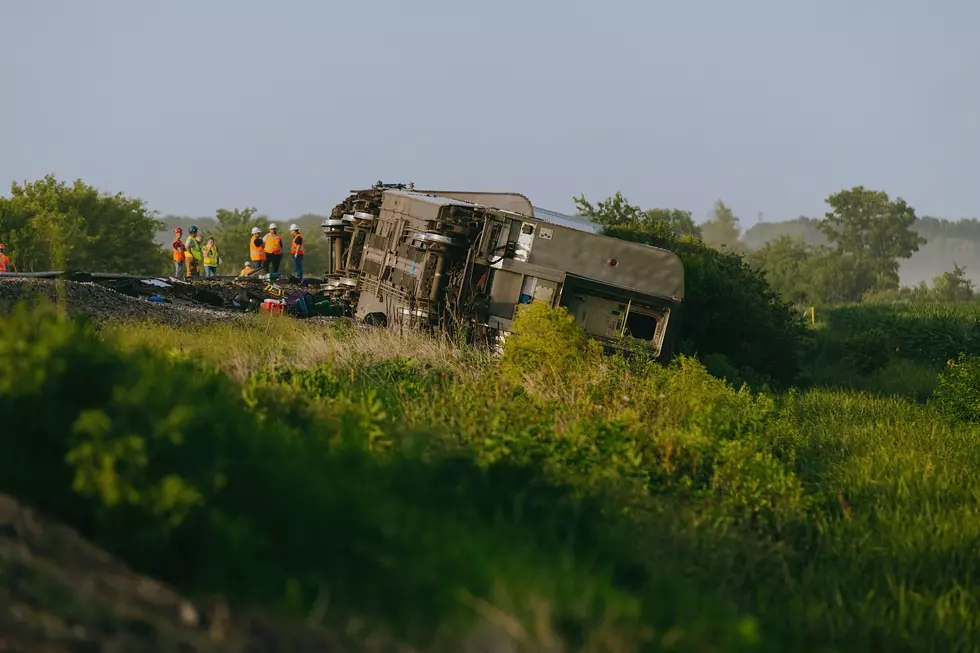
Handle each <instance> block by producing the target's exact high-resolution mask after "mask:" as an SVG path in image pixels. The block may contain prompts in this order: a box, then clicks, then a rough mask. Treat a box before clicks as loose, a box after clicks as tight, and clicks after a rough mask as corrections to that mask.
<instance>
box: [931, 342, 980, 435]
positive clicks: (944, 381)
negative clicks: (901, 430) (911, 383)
mask: <svg viewBox="0 0 980 653" xmlns="http://www.w3.org/2000/svg"><path fill="white" fill-rule="evenodd" d="M933 402H934V404H935V406H936V407H937V408H938V410H939V413H940V414H941V415H943V416H944V417H946V418H948V419H952V420H957V421H963V422H980V356H976V355H967V354H960V356H958V357H957V359H956V360H955V361H954V360H952V359H951V360H950V361H949V362H948V364H947V367H946V369H945V370H944V371H943V372H942V374H940V375H939V382H938V387H937V388H936V392H935V394H934V395H933Z"/></svg>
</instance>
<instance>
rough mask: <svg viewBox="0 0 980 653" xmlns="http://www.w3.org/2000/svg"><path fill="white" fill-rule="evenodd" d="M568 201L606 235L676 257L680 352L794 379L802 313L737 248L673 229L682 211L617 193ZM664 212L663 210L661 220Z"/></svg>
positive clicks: (779, 380) (681, 218)
mask: <svg viewBox="0 0 980 653" xmlns="http://www.w3.org/2000/svg"><path fill="white" fill-rule="evenodd" d="M575 203H576V204H577V205H578V206H579V208H580V211H581V213H582V214H583V215H585V216H586V217H590V219H592V220H594V221H595V222H598V223H600V224H603V225H605V227H604V229H603V233H604V234H605V235H607V236H611V237H613V238H620V239H622V240H628V241H632V242H639V243H644V244H647V245H655V246H658V247H663V248H666V249H669V250H672V251H674V252H675V253H676V254H677V255H678V256H679V257H680V259H681V262H682V263H683V264H684V285H685V293H684V294H685V299H684V306H683V308H682V314H681V315H680V316H679V317H680V320H681V325H682V326H681V334H680V335H681V341H682V344H681V350H682V352H683V353H687V354H697V355H712V354H716V355H722V356H724V357H725V358H726V359H728V361H730V362H731V363H732V364H733V365H735V366H736V367H738V368H739V369H742V370H744V369H746V368H751V369H753V370H755V371H757V372H759V373H761V374H763V375H766V376H767V377H769V378H770V379H772V380H774V381H775V382H776V383H788V382H791V381H792V380H793V378H794V377H795V376H796V374H797V372H798V369H799V360H798V358H797V350H798V346H799V344H800V341H801V339H802V338H803V337H804V327H803V324H802V321H801V319H800V318H799V316H798V315H796V314H795V313H794V311H792V310H791V309H790V307H789V306H788V305H787V304H786V303H785V302H784V301H782V300H781V299H780V297H779V296H778V295H777V294H776V293H774V292H773V291H772V289H771V288H770V286H769V284H768V283H767V282H766V279H765V276H764V275H763V273H762V272H761V271H759V270H758V269H756V268H753V267H752V266H750V265H749V264H748V263H746V261H745V260H744V259H743V258H742V257H741V256H740V255H739V254H736V253H732V252H719V251H717V250H714V249H712V248H710V247H708V246H707V245H706V244H705V243H703V242H701V240H699V239H698V238H697V237H695V236H694V235H692V234H690V233H686V234H679V233H677V232H678V231H684V229H682V228H680V227H681V225H683V222H684V217H685V216H686V217H689V216H690V213H689V212H687V211H677V210H673V211H664V210H662V209H653V210H650V211H643V210H641V209H640V208H639V207H634V206H632V205H630V204H629V202H627V201H626V199H625V198H623V197H622V195H621V194H619V193H617V195H615V196H613V197H611V198H608V199H606V200H604V201H602V202H599V203H597V204H596V205H592V204H590V203H589V202H587V201H586V200H585V197H584V196H580V197H578V198H575ZM665 213H669V214H670V217H669V218H666V219H665V218H664V216H665ZM692 222H693V220H692ZM668 225H672V226H670V227H668ZM687 231H690V230H689V229H688V230H687Z"/></svg>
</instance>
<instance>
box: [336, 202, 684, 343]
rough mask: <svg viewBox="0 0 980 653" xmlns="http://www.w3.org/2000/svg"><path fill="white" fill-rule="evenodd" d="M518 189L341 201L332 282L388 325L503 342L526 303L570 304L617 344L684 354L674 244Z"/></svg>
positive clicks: (586, 325) (583, 322)
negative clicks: (614, 234)
mask: <svg viewBox="0 0 980 653" xmlns="http://www.w3.org/2000/svg"><path fill="white" fill-rule="evenodd" d="M600 231H601V226H599V225H597V224H594V223H591V222H587V221H585V220H581V219H577V218H573V217H571V216H565V215H561V214H559V213H555V212H552V211H546V210H543V209H536V208H535V207H533V206H532V205H531V203H530V201H529V200H528V199H527V198H526V197H524V196H523V195H519V194H517V193H477V192H463V191H433V190H426V191H416V190H414V189H411V188H406V187H404V186H401V185H399V186H385V185H381V184H379V185H376V186H374V187H372V188H370V189H366V190H361V191H353V192H352V194H351V195H350V196H349V197H348V198H347V199H346V200H344V201H343V202H341V203H340V204H338V205H337V206H336V207H335V208H334V210H333V212H332V214H331V216H330V218H329V219H327V220H324V222H323V232H324V235H325V236H326V238H327V239H328V241H329V244H330V247H329V250H330V258H329V263H328V270H327V275H326V276H327V283H326V288H327V289H328V290H331V291H333V292H335V293H336V294H338V295H340V296H343V297H345V298H346V299H348V300H349V301H350V302H351V303H352V305H353V306H355V315H356V316H357V317H358V318H360V319H363V320H366V321H370V322H373V323H376V324H387V325H389V326H393V327H404V326H415V327H424V328H439V329H454V330H458V331H459V332H464V333H468V334H470V335H471V336H472V337H473V338H475V339H478V340H480V341H482V342H487V343H491V344H496V343H499V342H500V341H501V339H502V338H503V337H505V336H506V335H507V334H508V333H509V332H510V330H511V328H512V325H513V319H514V315H515V312H516V310H517V307H518V306H519V305H521V304H523V303H529V302H532V301H542V302H546V303H548V304H550V305H552V306H564V307H565V308H567V310H568V311H569V312H570V313H571V314H572V315H573V316H574V317H575V321H576V322H577V323H578V324H579V325H580V326H581V327H582V328H583V329H584V330H585V332H586V333H587V334H588V335H589V336H591V337H593V338H595V339H598V340H600V341H602V342H603V343H604V344H605V345H606V346H608V347H612V348H615V347H620V346H623V345H624V344H625V343H627V342H633V343H635V342H637V341H639V342H640V343H642V345H643V346H644V347H646V348H647V350H648V351H649V353H650V354H651V355H652V356H653V357H655V358H657V359H659V360H662V361H664V362H666V361H668V360H669V359H670V358H671V356H672V353H673V345H674V342H675V340H676V332H677V327H678V325H679V317H680V310H681V307H682V303H683V299H684V267H683V265H682V264H681V261H680V259H679V258H678V257H677V255H676V254H674V253H673V252H670V251H667V250H664V249H660V248H656V247H650V246H648V245H642V244H639V243H632V242H628V241H624V240H619V239H615V238H610V237H607V236H603V235H601V233H600Z"/></svg>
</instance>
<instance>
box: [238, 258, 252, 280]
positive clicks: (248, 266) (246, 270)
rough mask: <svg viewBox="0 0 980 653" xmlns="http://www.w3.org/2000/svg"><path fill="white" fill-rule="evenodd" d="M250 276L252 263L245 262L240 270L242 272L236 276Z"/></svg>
mask: <svg viewBox="0 0 980 653" xmlns="http://www.w3.org/2000/svg"><path fill="white" fill-rule="evenodd" d="M250 274H252V262H251V261H245V267H243V268H242V271H241V272H240V273H239V274H238V276H240V277H247V276H248V275H250Z"/></svg>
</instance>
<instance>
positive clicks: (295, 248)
mask: <svg viewBox="0 0 980 653" xmlns="http://www.w3.org/2000/svg"><path fill="white" fill-rule="evenodd" d="M297 238H300V239H302V238H303V234H296V235H295V236H293V244H292V245H290V247H289V253H290V254H292V255H293V256H301V255H302V254H303V246H302V245H297V244H296V239H297Z"/></svg>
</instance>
